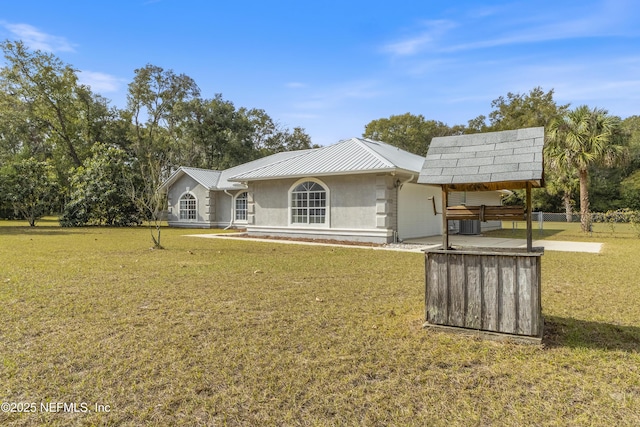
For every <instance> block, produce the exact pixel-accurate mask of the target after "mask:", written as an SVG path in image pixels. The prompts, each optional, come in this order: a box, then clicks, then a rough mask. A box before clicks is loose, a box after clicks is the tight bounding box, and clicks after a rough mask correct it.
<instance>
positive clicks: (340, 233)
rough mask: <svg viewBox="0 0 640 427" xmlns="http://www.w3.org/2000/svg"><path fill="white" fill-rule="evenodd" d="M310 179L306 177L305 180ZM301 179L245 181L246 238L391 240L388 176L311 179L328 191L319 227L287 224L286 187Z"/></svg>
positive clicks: (392, 212)
mask: <svg viewBox="0 0 640 427" xmlns="http://www.w3.org/2000/svg"><path fill="white" fill-rule="evenodd" d="M310 178H312V177H310ZM305 180H307V179H306V178H305V179H282V180H269V181H254V182H251V183H249V207H248V209H249V219H248V224H247V230H248V232H249V234H251V235H281V236H292V237H312V238H328V239H338V240H355V241H375V242H380V243H386V242H389V241H391V240H392V239H393V230H394V229H395V227H396V224H397V219H396V214H395V206H396V204H397V200H396V197H397V196H396V191H395V188H394V180H393V177H392V176H390V175H375V174H363V175H346V176H329V177H319V178H317V179H315V178H313V179H311V180H315V181H316V182H318V183H320V184H321V185H323V186H324V187H325V188H326V189H327V192H328V199H327V200H328V203H327V204H328V216H327V221H326V222H325V223H324V224H292V223H291V219H290V209H289V206H290V199H289V197H290V196H289V195H290V192H291V189H292V188H293V187H294V186H295V185H298V184H299V183H301V182H303V181H305Z"/></svg>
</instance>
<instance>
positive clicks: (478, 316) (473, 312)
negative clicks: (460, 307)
mask: <svg viewBox="0 0 640 427" xmlns="http://www.w3.org/2000/svg"><path fill="white" fill-rule="evenodd" d="M464 259H465V269H466V276H467V309H466V316H465V319H464V326H465V327H467V328H472V329H480V328H481V327H482V266H481V264H480V257H477V256H468V255H465V256H464Z"/></svg>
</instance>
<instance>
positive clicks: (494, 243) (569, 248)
mask: <svg viewBox="0 0 640 427" xmlns="http://www.w3.org/2000/svg"><path fill="white" fill-rule="evenodd" d="M404 243H406V244H411V245H420V246H423V245H424V249H430V248H435V247H437V246H441V245H442V236H431V237H423V238H419V239H407V240H405V241H404ZM449 244H451V245H453V246H472V247H481V248H526V247H527V241H526V240H524V239H506V238H498V237H483V236H461V235H452V236H449ZM602 245H603V244H602V243H592V242H566V241H560V240H534V241H533V246H534V247H543V248H544V249H545V250H546V251H561V252H588V253H593V254H597V253H600V250H601V249H602Z"/></svg>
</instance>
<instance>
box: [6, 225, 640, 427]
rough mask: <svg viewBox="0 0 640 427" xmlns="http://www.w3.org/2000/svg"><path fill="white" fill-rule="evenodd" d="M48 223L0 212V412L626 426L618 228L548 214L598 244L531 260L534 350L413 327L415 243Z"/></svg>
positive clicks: (22, 420) (627, 310) (632, 386)
mask: <svg viewBox="0 0 640 427" xmlns="http://www.w3.org/2000/svg"><path fill="white" fill-rule="evenodd" d="M55 225H56V224H55V222H46V221H44V222H41V223H40V225H39V226H37V227H35V228H29V227H25V226H20V225H19V223H16V222H7V221H2V222H0V360H1V363H0V401H1V402H3V403H5V402H16V403H19V402H24V403H31V402H33V403H36V405H37V408H36V409H37V411H36V412H35V413H27V414H12V413H0V425H3V426H4V425H15V426H37V425H43V424H47V425H109V426H112V425H115V426H140V425H158V426H165V425H166V426H168V425H185V426H193V425H215V426H217V425H230V426H234V425H250V426H253V425H256V426H258V425H278V426H279V425H305V426H307V425H308V426H316V425H318V426H325V425H338V426H341V425H353V426H360V425H366V426H376V425H379V426H390V425H391V426H408V425H416V426H424V425H429V426H450V425H460V426H468V425H483V426H484V425H504V426H515V425H572V426H575V425H602V426H611V425H629V426H632V425H640V262H638V254H640V239H638V238H637V237H635V235H634V234H633V233H632V230H631V229H630V228H626V227H620V228H619V229H618V228H617V229H616V230H615V233H614V234H611V232H610V230H608V229H605V228H604V227H605V226H603V228H602V230H600V232H599V231H598V228H596V230H595V232H594V234H593V236H591V237H589V236H584V235H582V234H580V233H579V232H578V231H577V229H574V228H573V225H572V226H570V227H569V229H568V230H566V229H565V228H566V227H565V226H557V227H558V228H559V229H558V230H557V231H556V232H555V233H553V234H552V235H551V236H550V237H549V238H555V239H559V240H571V239H580V240H592V241H599V242H604V243H605V247H604V250H603V252H602V253H601V254H584V253H580V254H579V253H575V254H574V253H562V252H547V253H545V255H544V256H543V258H542V266H543V267H542V269H543V272H542V274H543V278H542V280H543V288H542V293H543V312H544V316H545V318H546V334H545V335H546V336H545V339H544V345H543V346H541V347H539V346H529V345H520V344H512V343H508V342H507V343H504V342H493V341H483V340H478V339H474V338H469V337H463V336H458V335H450V334H446V333H440V332H435V331H427V330H423V329H422V328H421V325H422V323H423V320H424V261H423V257H422V256H421V255H420V254H414V253H401V252H390V251H377V250H371V249H357V248H331V247H312V246H298V245H284V244H278V243H259V242H252V241H229V240H218V239H200V238H195V237H185V236H184V235H185V234H194V233H202V232H203V231H202V230H179V229H165V230H163V233H164V234H163V245H165V247H166V249H165V250H150V249H149V248H150V246H151V240H150V237H149V231H148V230H147V229H145V228H138V229H108V228H86V229H63V228H58V227H56V226H55ZM563 227H564V228H563ZM549 229H550V228H549ZM502 233H511V230H507V231H503V232H502ZM534 237H535V236H534ZM536 238H537V237H536ZM545 238H546V237H545ZM56 402H62V403H67V404H69V403H76V404H77V408H78V409H79V410H82V408H83V406H81V404H82V403H83V402H84V403H86V404H87V407H88V409H89V410H90V412H86V413H84V412H79V413H68V412H60V413H47V412H43V410H42V408H41V406H40V405H41V404H45V405H46V404H51V405H52V406H53V407H54V408H55V404H56ZM96 403H97V404H101V405H109V412H102V413H96V412H95V411H93V409H94V408H95V406H94V405H95V404H96Z"/></svg>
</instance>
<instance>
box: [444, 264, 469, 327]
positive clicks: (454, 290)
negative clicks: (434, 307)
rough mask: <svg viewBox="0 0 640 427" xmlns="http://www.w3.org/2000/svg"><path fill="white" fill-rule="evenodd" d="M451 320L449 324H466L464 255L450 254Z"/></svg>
mask: <svg viewBox="0 0 640 427" xmlns="http://www.w3.org/2000/svg"><path fill="white" fill-rule="evenodd" d="M448 262H449V322H448V325H452V326H464V314H465V306H466V293H467V292H466V275H465V272H464V255H454V254H452V255H449V260H448Z"/></svg>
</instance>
